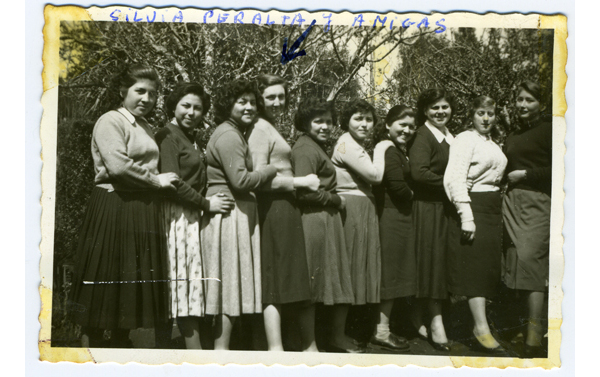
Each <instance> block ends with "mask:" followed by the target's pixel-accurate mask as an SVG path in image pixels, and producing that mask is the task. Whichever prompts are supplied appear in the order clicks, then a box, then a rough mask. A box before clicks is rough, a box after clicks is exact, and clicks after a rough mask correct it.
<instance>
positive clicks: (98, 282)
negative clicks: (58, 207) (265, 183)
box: [71, 65, 179, 347]
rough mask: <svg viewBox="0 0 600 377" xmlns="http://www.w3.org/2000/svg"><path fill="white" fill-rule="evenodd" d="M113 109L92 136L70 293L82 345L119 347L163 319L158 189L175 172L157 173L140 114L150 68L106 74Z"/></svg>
mask: <svg viewBox="0 0 600 377" xmlns="http://www.w3.org/2000/svg"><path fill="white" fill-rule="evenodd" d="M113 84H114V89H115V91H116V92H118V93H119V94H120V96H121V98H122V102H121V107H120V108H118V109H117V110H112V111H109V112H108V113H106V114H104V115H102V116H101V117H100V119H98V122H96V125H95V126H94V131H93V135H92V157H93V159H94V171H95V173H96V176H95V183H96V187H94V190H93V191H92V195H91V197H90V201H89V204H88V208H87V210H86V214H85V218H84V220H83V225H82V228H81V233H80V238H79V244H78V248H77V254H76V257H75V258H76V270H75V276H74V280H73V291H72V296H71V302H72V307H73V308H76V309H75V310H74V311H73V312H72V313H71V314H72V317H73V321H74V322H75V323H78V324H80V325H81V326H82V332H83V336H82V346H83V347H90V346H91V347H97V346H98V345H99V342H100V341H101V340H102V337H103V333H104V331H105V330H110V331H111V346H113V347H127V346H128V344H129V339H128V337H129V330H132V329H136V328H142V327H143V328H156V327H157V326H161V325H163V326H164V324H165V323H166V321H167V317H168V316H167V313H168V301H167V300H168V286H167V283H166V279H167V268H166V255H167V250H166V239H165V233H164V230H163V229H164V228H163V216H162V211H161V203H160V193H159V191H160V190H161V189H171V190H175V186H174V184H177V183H178V182H179V177H178V176H177V174H175V173H172V172H170V173H163V174H159V172H158V158H159V150H158V145H156V142H155V141H154V134H153V132H152V128H151V127H150V124H148V122H147V121H146V119H145V118H144V116H146V115H148V113H150V111H151V110H152V109H153V108H154V105H155V104H156V99H157V97H158V90H159V87H160V80H159V78H158V74H157V73H156V71H155V70H154V69H153V68H150V67H147V66H141V65H133V66H130V67H128V68H127V69H125V70H124V71H123V72H122V73H121V74H120V75H117V76H116V77H115V78H114V82H113Z"/></svg>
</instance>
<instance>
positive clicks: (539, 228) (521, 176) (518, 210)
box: [502, 82, 552, 357]
mask: <svg viewBox="0 0 600 377" xmlns="http://www.w3.org/2000/svg"><path fill="white" fill-rule="evenodd" d="M541 98H542V96H541V90H540V85H539V84H538V83H534V82H524V83H522V84H521V85H520V86H519V88H518V91H517V101H516V102H517V103H516V107H517V111H518V115H519V120H520V122H519V124H520V128H519V130H517V131H515V132H513V133H511V134H510V135H509V136H508V138H507V139H506V142H505V144H504V153H505V154H506V157H507V158H508V165H507V167H506V172H507V173H508V174H507V178H508V191H507V192H506V195H505V196H504V202H503V204H502V213H503V216H504V225H505V228H506V232H507V233H508V237H509V239H508V240H505V246H506V250H505V255H504V263H503V267H504V271H503V280H504V283H505V284H506V286H507V287H508V288H511V289H516V290H522V291H523V292H524V293H525V296H526V298H527V306H528V308H529V320H528V323H527V336H526V339H525V356H526V357H546V351H545V350H543V349H542V337H543V335H544V327H543V320H544V318H546V317H547V314H546V315H545V314H544V312H543V309H544V300H545V294H546V291H547V289H548V277H549V269H550V265H549V254H550V202H551V199H550V195H551V189H552V122H551V119H546V117H545V116H544V115H543V114H542V112H543V111H544V110H545V107H543V106H542V105H541V101H542V99H541Z"/></svg>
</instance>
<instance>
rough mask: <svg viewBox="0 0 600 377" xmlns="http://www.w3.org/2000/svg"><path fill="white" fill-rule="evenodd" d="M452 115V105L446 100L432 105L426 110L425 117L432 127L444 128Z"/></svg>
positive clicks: (443, 99)
mask: <svg viewBox="0 0 600 377" xmlns="http://www.w3.org/2000/svg"><path fill="white" fill-rule="evenodd" d="M451 115H452V108H451V107H450V103H448V101H446V99H445V98H442V99H441V100H439V101H437V102H434V103H432V104H431V105H429V107H427V108H426V109H425V117H426V118H427V120H428V121H429V122H430V123H431V125H432V126H435V127H437V128H443V127H445V126H446V124H447V123H448V121H449V120H450V116H451Z"/></svg>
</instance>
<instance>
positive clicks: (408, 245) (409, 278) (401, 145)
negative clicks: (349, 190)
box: [371, 105, 417, 351]
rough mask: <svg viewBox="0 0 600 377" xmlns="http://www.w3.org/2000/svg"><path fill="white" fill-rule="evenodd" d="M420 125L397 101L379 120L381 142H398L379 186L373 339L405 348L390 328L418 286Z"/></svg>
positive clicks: (387, 154)
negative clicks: (415, 187)
mask: <svg viewBox="0 0 600 377" xmlns="http://www.w3.org/2000/svg"><path fill="white" fill-rule="evenodd" d="M415 129H416V126H415V112H414V111H413V110H412V109H411V108H410V107H408V106H405V105H396V106H394V107H392V108H391V109H390V111H389V112H388V114H387V116H386V117H385V121H384V122H380V123H378V124H377V125H376V126H375V132H374V141H375V142H376V143H377V146H379V145H380V143H385V142H386V141H392V142H393V147H391V148H386V150H385V157H384V158H385V169H384V171H383V180H382V182H381V185H377V186H373V194H375V201H376V203H377V213H378V216H379V236H380V239H381V303H380V304H379V318H378V321H377V331H376V333H375V335H374V336H373V338H372V340H371V344H374V345H375V346H379V347H383V348H388V349H389V348H392V349H395V350H400V351H402V350H404V351H408V349H409V347H408V343H407V342H406V340H405V339H404V338H401V337H399V336H397V335H396V334H394V333H392V332H391V331H390V316H391V314H392V309H393V307H394V301H395V300H396V299H397V298H401V297H410V296H414V295H415V294H416V292H417V275H416V268H417V261H416V255H415V232H414V225H413V218H412V198H413V191H412V189H411V187H410V185H409V182H410V180H411V179H410V165H409V163H408V157H407V154H408V153H407V150H408V144H409V143H410V141H411V140H412V137H413V135H414V133H415ZM384 145H385V144H384ZM376 148H377V147H376ZM390 344H391V345H392V347H390ZM393 345H400V346H395V347H393Z"/></svg>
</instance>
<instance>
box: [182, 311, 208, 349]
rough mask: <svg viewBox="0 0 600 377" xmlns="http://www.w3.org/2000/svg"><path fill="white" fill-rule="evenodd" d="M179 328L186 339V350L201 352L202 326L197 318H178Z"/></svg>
mask: <svg viewBox="0 0 600 377" xmlns="http://www.w3.org/2000/svg"><path fill="white" fill-rule="evenodd" d="M177 326H179V331H180V332H181V335H183V338H184V339H185V348H187V349H189V350H201V349H202V344H201V343H200V324H199V321H198V318H196V317H177Z"/></svg>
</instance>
